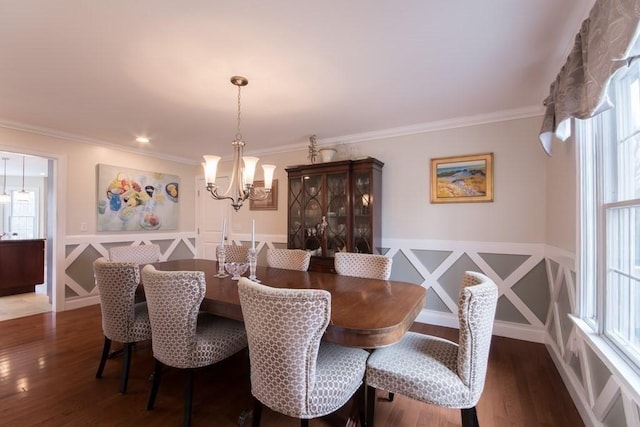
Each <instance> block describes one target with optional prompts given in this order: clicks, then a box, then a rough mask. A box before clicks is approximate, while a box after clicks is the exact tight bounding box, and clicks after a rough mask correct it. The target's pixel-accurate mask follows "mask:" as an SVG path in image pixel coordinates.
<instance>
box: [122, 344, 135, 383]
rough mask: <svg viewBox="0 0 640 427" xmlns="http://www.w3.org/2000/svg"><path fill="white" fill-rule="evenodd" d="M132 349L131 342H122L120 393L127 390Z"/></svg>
mask: <svg viewBox="0 0 640 427" xmlns="http://www.w3.org/2000/svg"><path fill="white" fill-rule="evenodd" d="M132 350H133V344H132V343H130V342H129V343H125V344H124V359H123V360H122V373H121V374H120V393H122V394H124V393H126V392H127V383H128V382H129V368H131V352H132Z"/></svg>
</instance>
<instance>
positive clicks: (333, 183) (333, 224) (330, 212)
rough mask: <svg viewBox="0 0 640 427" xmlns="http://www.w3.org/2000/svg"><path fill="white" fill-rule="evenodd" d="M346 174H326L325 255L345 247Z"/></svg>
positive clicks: (346, 220) (342, 249) (346, 219)
mask: <svg viewBox="0 0 640 427" xmlns="http://www.w3.org/2000/svg"><path fill="white" fill-rule="evenodd" d="M347 178H348V177H347V174H345V173H340V174H330V175H327V212H326V228H325V235H324V236H325V239H326V244H327V252H326V256H330V257H332V256H334V254H335V253H336V252H339V251H345V250H346V249H347V248H346V246H347V240H348V238H347V229H348V227H347V222H348V219H349V217H348V215H347V213H348V203H347V202H348V200H347V196H348V193H347Z"/></svg>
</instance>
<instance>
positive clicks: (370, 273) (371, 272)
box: [333, 252, 393, 280]
mask: <svg viewBox="0 0 640 427" xmlns="http://www.w3.org/2000/svg"><path fill="white" fill-rule="evenodd" d="M333 263H334V267H335V269H336V273H338V274H340V275H342V276H354V277H363V278H365V279H382V280H389V277H391V265H392V263H393V259H392V258H389V257H388V256H385V255H375V254H360V253H353V252H336V254H335V259H334V261H333Z"/></svg>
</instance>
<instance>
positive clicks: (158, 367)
mask: <svg viewBox="0 0 640 427" xmlns="http://www.w3.org/2000/svg"><path fill="white" fill-rule="evenodd" d="M161 376H162V363H160V361H158V360H156V363H155V365H154V366H153V383H152V384H151V392H150V393H149V400H148V401H147V411H150V410H152V409H153V407H154V406H155V404H156V394H158V387H160V377H161Z"/></svg>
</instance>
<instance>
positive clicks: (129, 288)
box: [93, 257, 140, 343]
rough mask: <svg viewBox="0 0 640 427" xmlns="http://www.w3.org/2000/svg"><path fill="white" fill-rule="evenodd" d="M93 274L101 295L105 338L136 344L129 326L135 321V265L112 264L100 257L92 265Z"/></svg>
mask: <svg viewBox="0 0 640 427" xmlns="http://www.w3.org/2000/svg"><path fill="white" fill-rule="evenodd" d="M93 274H94V277H95V281H96V286H97V287H98V291H99V292H100V308H101V311H102V330H103V332H104V335H105V336H106V337H107V338H109V339H111V340H114V341H118V342H122V343H128V342H135V341H137V339H135V337H134V334H133V332H132V325H133V324H134V319H135V309H134V306H135V304H134V298H135V292H136V288H137V287H138V283H139V282H140V270H139V268H138V264H136V263H133V262H111V261H109V260H107V259H106V258H104V257H100V258H98V259H96V260H95V261H94V262H93Z"/></svg>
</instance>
